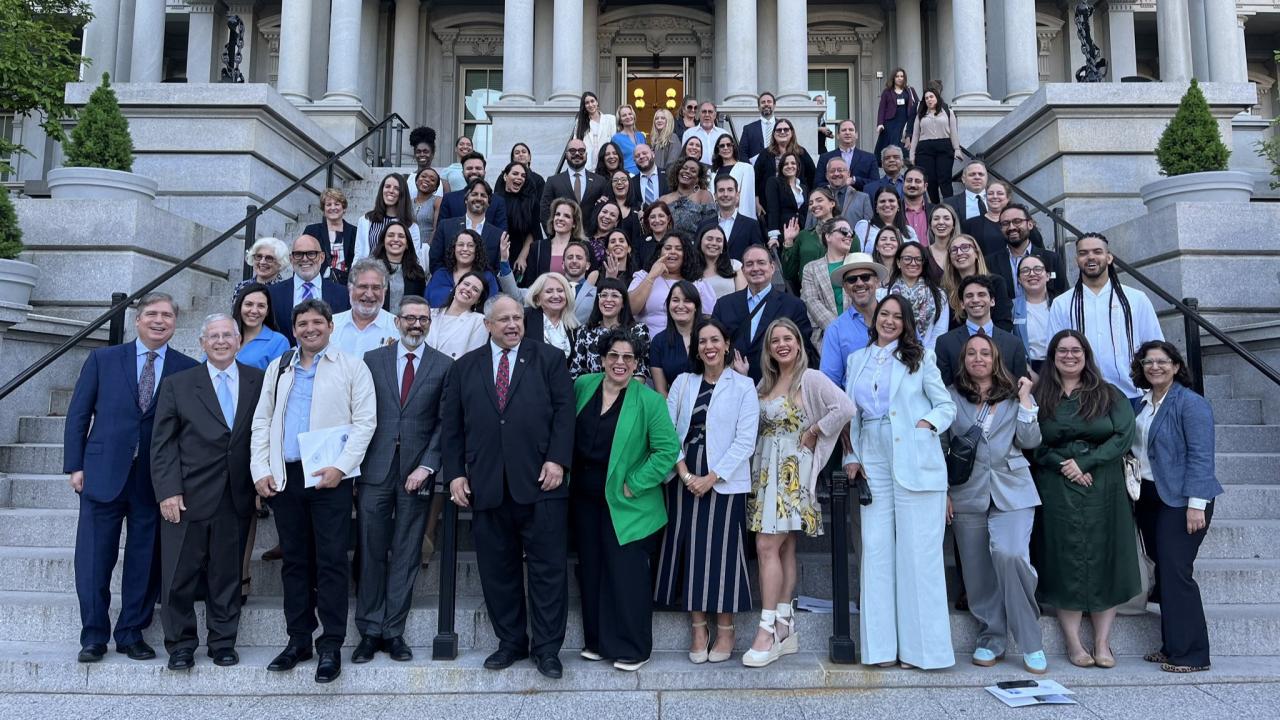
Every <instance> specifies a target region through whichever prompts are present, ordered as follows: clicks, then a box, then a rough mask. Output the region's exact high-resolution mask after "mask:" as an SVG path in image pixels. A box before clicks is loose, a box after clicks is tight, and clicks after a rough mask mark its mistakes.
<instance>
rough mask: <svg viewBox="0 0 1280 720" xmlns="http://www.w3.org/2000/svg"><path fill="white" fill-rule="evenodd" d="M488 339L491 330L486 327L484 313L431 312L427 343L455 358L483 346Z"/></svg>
mask: <svg viewBox="0 0 1280 720" xmlns="http://www.w3.org/2000/svg"><path fill="white" fill-rule="evenodd" d="M488 339H489V331H488V330H486V329H485V327H484V315H481V314H480V313H478V312H467V313H463V314H461V315H446V314H445V311H444V310H435V311H432V313H431V329H430V330H428V331H427V345H428V346H429V347H431V348H433V349H435V350H439V351H440V352H442V353H444V354H445V355H448V356H449V357H451V358H453V359H454V360H457V359H458V358H459V357H461V356H462V355H465V354H466V353H468V352H470V351H472V350H475V349H476V348H478V347H482V346H483V345H484V344H485V342H486V341H487V340H488Z"/></svg>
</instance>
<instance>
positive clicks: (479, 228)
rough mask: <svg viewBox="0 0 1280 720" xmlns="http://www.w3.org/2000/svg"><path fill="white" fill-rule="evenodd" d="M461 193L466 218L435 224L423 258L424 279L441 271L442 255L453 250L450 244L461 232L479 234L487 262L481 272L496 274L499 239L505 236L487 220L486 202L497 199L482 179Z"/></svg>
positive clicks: (442, 219) (500, 246)
mask: <svg viewBox="0 0 1280 720" xmlns="http://www.w3.org/2000/svg"><path fill="white" fill-rule="evenodd" d="M463 192H465V193H466V197H467V213H466V215H464V216H462V217H453V218H449V219H447V220H446V219H444V218H441V219H440V222H438V223H436V232H435V235H433V236H432V238H431V250H430V251H429V252H428V254H427V255H428V264H427V275H428V276H430V275H431V274H432V273H434V272H435V271H436V270H439V269H440V268H442V267H444V251H445V250H446V249H448V248H451V247H453V242H454V241H455V240H457V239H458V233H460V232H462V231H463V230H474V231H476V232H478V233H480V237H481V238H482V239H483V240H484V254H485V257H486V258H488V259H489V265H488V267H486V268H483V269H485V270H489V271H490V272H492V273H493V274H494V275H497V274H498V262H499V257H500V254H501V249H502V236H503V235H505V234H506V233H505V231H504V230H502V229H500V228H498V226H497V224H496V223H492V222H490V221H489V220H488V212H489V202H490V200H495V199H497V198H494V197H493V188H492V187H490V186H489V183H487V182H485V179H484V178H476V179H474V180H472V181H471V182H470V183H468V184H467V187H466V189H465V190H463Z"/></svg>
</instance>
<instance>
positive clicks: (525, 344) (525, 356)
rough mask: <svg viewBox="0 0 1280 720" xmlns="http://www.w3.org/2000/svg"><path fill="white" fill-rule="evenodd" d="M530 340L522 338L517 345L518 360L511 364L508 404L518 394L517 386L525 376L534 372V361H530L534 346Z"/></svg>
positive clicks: (495, 393) (495, 392) (495, 390)
mask: <svg viewBox="0 0 1280 720" xmlns="http://www.w3.org/2000/svg"><path fill="white" fill-rule="evenodd" d="M530 345H531V344H530V342H529V341H527V340H522V341H521V342H520V344H519V345H518V346H517V348H518V349H517V350H516V361H515V364H513V365H512V366H511V383H510V386H509V387H508V388H507V404H508V405H510V404H511V398H512V396H514V395H515V394H516V388H517V387H519V385H520V383H521V382H522V381H523V380H524V376H525V375H527V374H529V373H530V372H532V370H533V363H531V362H529V356H531V355H533V348H532V347H531V346H530ZM497 393H498V391H497V389H496V388H495V389H494V396H495V397H496V396H497Z"/></svg>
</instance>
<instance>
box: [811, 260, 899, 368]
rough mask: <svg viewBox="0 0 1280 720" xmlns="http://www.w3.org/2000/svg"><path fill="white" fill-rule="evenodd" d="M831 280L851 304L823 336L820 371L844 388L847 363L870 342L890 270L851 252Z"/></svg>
mask: <svg viewBox="0 0 1280 720" xmlns="http://www.w3.org/2000/svg"><path fill="white" fill-rule="evenodd" d="M831 279H832V280H836V281H839V282H840V285H841V287H843V288H844V297H845V303H846V304H849V303H852V304H851V305H850V306H849V309H848V310H845V311H844V312H842V313H840V315H839V316H838V317H836V319H835V321H834V322H832V323H831V325H829V326H828V327H827V331H826V332H825V333H823V335H822V362H821V364H820V365H819V369H820V370H822V372H823V373H825V374H826V376H827V377H829V378H831V382H833V383H835V384H836V385H839V386H840V387H844V373H845V369H844V368H845V361H846V360H848V359H849V356H850V355H852V354H853V353H854V352H855V351H857V350H861V349H862V348H864V347H866V346H867V343H868V342H870V340H871V322H872V317H871V316H872V314H873V313H874V312H875V310H876V291H877V290H879V289H880V286H881V285H883V284H885V283H888V282H889V269H888V268H886V267H885V266H883V265H881V264H880V263H878V262H876V261H875V260H873V259H872V258H871V256H870V255H868V254H867V253H861V252H856V253H849V254H848V255H845V257H844V264H842V265H841V266H840V267H838V268H836V269H835V271H834V272H832V273H831Z"/></svg>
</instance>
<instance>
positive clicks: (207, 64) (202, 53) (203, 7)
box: [187, 0, 213, 83]
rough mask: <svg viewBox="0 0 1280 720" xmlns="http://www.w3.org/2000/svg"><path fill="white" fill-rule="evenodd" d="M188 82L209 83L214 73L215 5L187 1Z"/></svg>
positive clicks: (201, 1) (208, 1)
mask: <svg viewBox="0 0 1280 720" xmlns="http://www.w3.org/2000/svg"><path fill="white" fill-rule="evenodd" d="M187 5H188V6H189V7H190V8H191V12H190V13H189V14H188V15H187V17H188V25H187V82H189V83H207V82H209V80H210V77H211V73H212V71H213V3H212V2H211V1H210V0H187Z"/></svg>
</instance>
